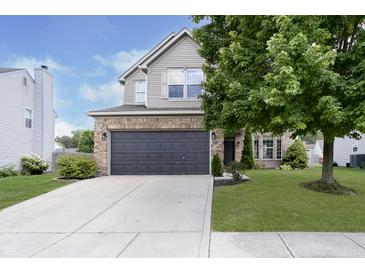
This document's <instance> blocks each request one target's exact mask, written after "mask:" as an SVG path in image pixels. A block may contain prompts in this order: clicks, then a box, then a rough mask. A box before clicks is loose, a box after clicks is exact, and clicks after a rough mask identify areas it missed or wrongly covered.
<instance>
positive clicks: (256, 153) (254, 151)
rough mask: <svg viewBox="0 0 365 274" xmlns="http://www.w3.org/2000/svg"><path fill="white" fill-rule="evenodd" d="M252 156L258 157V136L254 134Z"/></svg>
mask: <svg viewBox="0 0 365 274" xmlns="http://www.w3.org/2000/svg"><path fill="white" fill-rule="evenodd" d="M253 156H254V158H255V159H259V136H257V135H256V136H255V139H254V141H253Z"/></svg>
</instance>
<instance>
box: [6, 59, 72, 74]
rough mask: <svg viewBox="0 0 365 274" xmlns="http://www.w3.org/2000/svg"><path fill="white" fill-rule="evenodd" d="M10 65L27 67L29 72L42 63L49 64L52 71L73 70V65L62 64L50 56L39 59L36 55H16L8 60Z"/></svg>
mask: <svg viewBox="0 0 365 274" xmlns="http://www.w3.org/2000/svg"><path fill="white" fill-rule="evenodd" d="M7 63H8V65H9V66H13V67H17V68H26V69H27V70H28V71H29V72H33V69H34V68H39V67H40V66H41V65H45V66H48V69H49V70H50V71H51V72H54V71H58V72H69V71H71V70H72V68H71V67H69V66H65V65H61V64H59V63H58V62H57V61H55V60H54V59H52V58H50V57H46V58H44V59H37V58H34V57H26V56H14V57H11V58H10V59H9V60H8V62H7Z"/></svg>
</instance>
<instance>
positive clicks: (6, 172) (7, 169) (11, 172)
mask: <svg viewBox="0 0 365 274" xmlns="http://www.w3.org/2000/svg"><path fill="white" fill-rule="evenodd" d="M10 176H18V171H17V170H16V169H15V166H12V165H6V166H2V167H0V178H2V177H10Z"/></svg>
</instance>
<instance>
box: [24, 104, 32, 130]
mask: <svg viewBox="0 0 365 274" xmlns="http://www.w3.org/2000/svg"><path fill="white" fill-rule="evenodd" d="M32 120H33V114H32V110H31V109H30V108H25V127H27V128H32Z"/></svg>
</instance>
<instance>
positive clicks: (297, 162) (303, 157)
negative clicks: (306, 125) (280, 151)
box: [281, 139, 308, 169]
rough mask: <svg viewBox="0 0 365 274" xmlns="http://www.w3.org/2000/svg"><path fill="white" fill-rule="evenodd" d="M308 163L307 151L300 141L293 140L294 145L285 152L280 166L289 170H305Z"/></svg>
mask: <svg viewBox="0 0 365 274" xmlns="http://www.w3.org/2000/svg"><path fill="white" fill-rule="evenodd" d="M307 162H308V156H307V151H306V150H305V147H304V144H303V142H302V141H300V140H298V139H297V140H295V141H294V143H293V144H292V145H291V146H290V147H289V148H288V150H287V151H286V153H285V155H284V158H283V160H282V161H281V163H282V165H289V166H290V167H291V168H293V169H294V168H306V167H307Z"/></svg>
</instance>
